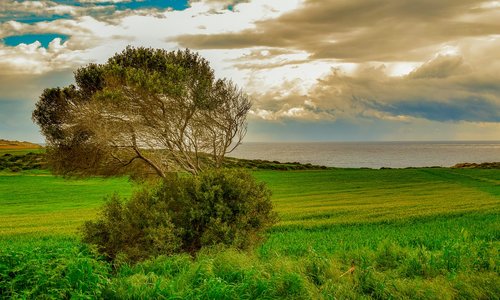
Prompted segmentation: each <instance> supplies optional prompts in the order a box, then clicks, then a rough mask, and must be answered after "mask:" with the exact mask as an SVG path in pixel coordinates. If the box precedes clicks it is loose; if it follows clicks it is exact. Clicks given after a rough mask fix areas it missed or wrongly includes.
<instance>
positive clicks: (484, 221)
mask: <svg viewBox="0 0 500 300" xmlns="http://www.w3.org/2000/svg"><path fill="white" fill-rule="evenodd" d="M254 175H255V176H256V177H257V178H258V179H259V180H261V181H264V182H266V183H267V184H268V185H269V187H270V188H271V190H272V191H273V193H274V194H273V202H274V205H275V209H276V211H277V212H278V214H279V216H280V218H281V221H280V222H279V223H278V224H277V225H276V226H275V227H274V228H272V229H271V230H270V231H269V233H268V239H267V240H266V241H265V243H264V244H263V245H261V246H260V247H259V248H258V249H256V250H255V251H253V252H249V253H246V252H243V253H240V252H236V251H233V250H225V249H217V248H216V249H206V250H205V251H203V252H202V253H200V254H199V255H198V256H197V257H195V258H192V257H189V256H187V255H175V256H172V257H159V258H157V259H153V260H150V261H146V262H143V263H140V264H138V265H135V266H130V265H127V264H118V265H114V266H111V265H109V264H108V263H107V262H105V261H103V260H101V259H99V257H98V256H96V255H95V254H94V252H93V251H92V249H90V248H88V247H87V246H86V245H83V244H81V243H80V242H79V240H78V231H77V229H78V226H79V225H80V224H82V222H84V221H85V220H89V219H92V218H94V217H95V215H96V212H97V208H98V207H99V205H101V203H102V196H104V195H105V194H110V193H112V192H113V191H118V192H119V193H120V194H122V195H125V196H127V195H130V193H131V191H132V190H133V188H134V186H133V185H132V184H131V183H130V182H129V181H128V180H127V179H126V178H114V179H106V180H104V179H99V178H91V179H87V180H64V179H62V178H58V177H54V176H51V175H50V174H49V173H48V172H46V171H24V172H21V173H12V172H3V173H0V294H2V295H4V296H5V295H7V296H6V297H21V298H28V299H30V298H32V299H34V298H39V297H43V296H44V295H45V296H47V295H49V297H55V298H70V297H76V298H78V297H80V298H84V297H90V298H100V297H102V298H106V299H149V298H169V299H238V298H240V299H335V298H337V299H390V298H394V299H496V298H497V296H498V295H499V294H500V279H499V278H500V276H499V274H500V256H499V250H500V227H499V224H500V172H498V170H495V169H448V168H423V169H386V170H366V169H329V170H302V171H287V172H284V171H272V170H262V171H254Z"/></svg>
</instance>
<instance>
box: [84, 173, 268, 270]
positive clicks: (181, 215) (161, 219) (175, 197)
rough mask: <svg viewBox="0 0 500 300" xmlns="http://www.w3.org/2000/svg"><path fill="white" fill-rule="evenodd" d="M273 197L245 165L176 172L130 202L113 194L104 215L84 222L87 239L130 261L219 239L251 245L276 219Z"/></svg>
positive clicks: (191, 250) (110, 254)
mask: <svg viewBox="0 0 500 300" xmlns="http://www.w3.org/2000/svg"><path fill="white" fill-rule="evenodd" d="M270 196H271V193H270V191H269V190H268V189H267V188H266V186H265V184H264V183H257V182H256V181H255V180H254V179H253V177H252V175H251V174H249V173H248V172H245V171H242V170H226V171H221V170H219V171H206V172H204V173H202V174H200V175H199V176H178V175H176V174H175V175H174V174H172V175H171V176H170V178H168V179H167V180H165V181H163V182H162V183H161V184H160V185H159V186H158V187H156V188H154V189H153V190H152V191H146V190H143V191H141V192H138V193H136V194H134V195H133V196H132V198H131V199H130V201H128V202H126V203H125V204H123V203H121V202H120V200H119V198H118V197H117V196H113V197H111V199H109V200H108V202H107V204H106V205H105V207H104V208H103V210H102V213H101V218H100V219H99V220H97V221H89V222H86V223H85V224H84V226H83V240H84V241H85V242H87V243H91V244H95V245H97V246H98V247H99V249H100V251H101V252H102V253H104V254H105V255H106V256H107V257H109V258H111V259H117V258H118V259H126V260H131V261H137V260H141V259H144V258H147V257H150V256H157V255H159V254H171V253H175V252H180V251H184V252H189V253H195V252H197V251H199V250H200V249H201V248H202V247H205V246H212V245H218V244H222V245H227V246H233V247H235V248H238V249H247V248H249V247H250V246H253V245H254V244H255V243H256V242H257V241H259V240H260V238H261V237H262V233H263V231H264V230H266V229H268V228H269V227H270V226H271V225H272V224H274V222H275V221H276V216H275V214H274V213H273V212H272V204H271V199H270Z"/></svg>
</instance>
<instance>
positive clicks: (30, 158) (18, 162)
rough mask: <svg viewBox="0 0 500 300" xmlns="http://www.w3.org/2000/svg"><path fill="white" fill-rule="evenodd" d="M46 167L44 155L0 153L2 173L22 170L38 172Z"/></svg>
mask: <svg viewBox="0 0 500 300" xmlns="http://www.w3.org/2000/svg"><path fill="white" fill-rule="evenodd" d="M44 167H45V160H44V155H43V153H35V152H28V153H26V154H23V153H20V154H11V153H5V154H3V155H2V154H1V153H0V171H1V170H6V171H12V172H19V171H21V170H38V169H42V168H44Z"/></svg>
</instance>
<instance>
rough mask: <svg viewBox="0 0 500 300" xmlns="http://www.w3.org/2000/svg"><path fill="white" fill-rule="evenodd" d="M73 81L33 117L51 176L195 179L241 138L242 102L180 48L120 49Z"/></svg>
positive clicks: (245, 103) (44, 99) (46, 98)
mask: <svg viewBox="0 0 500 300" xmlns="http://www.w3.org/2000/svg"><path fill="white" fill-rule="evenodd" d="M74 76H75V84H72V85H69V86H67V87H63V88H60V87H57V88H47V89H45V90H44V91H43V93H42V95H41V96H40V99H39V101H38V102H37V104H36V108H35V110H34V112H33V120H34V122H35V123H37V124H38V125H39V126H40V128H41V132H42V134H43V135H44V136H45V137H46V142H47V155H48V158H49V163H50V165H51V166H52V168H53V170H54V171H55V172H56V173H59V174H65V175H80V176H86V175H118V174H133V175H139V176H145V175H149V174H156V175H158V176H160V177H165V176H166V173H168V172H171V171H176V170H185V171H188V172H190V173H193V174H198V173H199V172H200V171H201V170H203V169H204V168H206V167H208V166H213V167H219V166H221V163H222V160H223V158H224V156H225V155H226V154H227V153H229V152H231V151H232V150H233V149H234V148H235V147H237V146H238V145H239V144H240V143H241V140H242V138H243V137H244V135H245V133H246V116H247V113H248V111H249V109H250V107H251V103H250V101H249V98H248V96H247V95H246V94H245V93H243V92H242V90H241V89H240V88H238V87H237V86H236V85H235V84H234V83H232V82H231V81H230V80H227V79H217V78H215V75H214V71H213V69H212V68H211V67H210V65H209V63H208V61H207V60H205V59H204V58H202V57H201V56H199V55H198V54H197V53H194V52H192V51H190V50H188V49H186V50H184V51H181V50H179V51H171V52H169V51H166V50H162V49H152V48H142V47H141V48H133V47H127V48H126V49H125V50H124V51H123V52H121V53H118V54H115V55H114V56H113V57H111V58H110V59H109V60H108V61H107V62H106V63H105V64H89V65H87V66H85V67H82V68H80V69H78V70H77V71H75V73H74Z"/></svg>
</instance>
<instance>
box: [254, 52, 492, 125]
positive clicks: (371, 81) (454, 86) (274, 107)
mask: <svg viewBox="0 0 500 300" xmlns="http://www.w3.org/2000/svg"><path fill="white" fill-rule="evenodd" d="M488 56H489V55H488V53H486V55H485V57H488ZM485 63H487V62H484V61H483V62H482V63H481V64H479V65H474V64H472V63H468V62H466V60H465V58H464V57H462V56H455V55H449V56H443V55H437V56H436V57H435V58H433V59H431V60H430V61H428V62H426V63H423V64H422V65H421V66H420V67H419V68H417V69H415V70H414V71H413V72H411V73H410V74H408V75H406V76H388V75H387V70H386V68H385V66H384V65H383V64H379V65H376V66H373V65H369V64H365V65H360V66H359V67H358V69H357V70H356V71H355V72H353V73H352V74H346V72H343V71H342V70H339V69H333V70H332V71H331V73H330V74H329V75H327V76H325V77H323V78H320V79H318V80H317V82H316V83H315V84H314V85H313V86H312V87H311V88H310V89H309V90H308V91H306V92H303V91H298V90H297V88H293V86H295V85H294V84H293V83H292V84H290V83H286V84H285V85H282V86H279V87H276V88H275V89H273V90H271V91H268V92H266V93H260V94H259V93H257V94H254V96H253V97H254V99H258V100H257V101H255V107H254V110H253V117H255V118H261V119H266V120H279V119H290V118H293V119H309V120H336V119H345V120H360V119H379V120H392V121H399V122H414V121H415V120H416V119H426V120H431V121H439V122H450V121H452V122H460V121H468V122H500V82H498V80H497V78H498V75H499V74H498V73H499V70H498V69H497V68H496V67H493V68H491V67H488V66H485V65H484V64H485ZM283 91H288V93H286V94H283Z"/></svg>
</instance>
